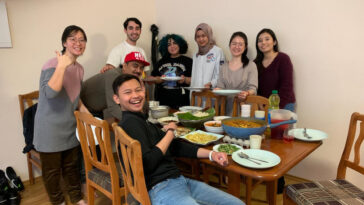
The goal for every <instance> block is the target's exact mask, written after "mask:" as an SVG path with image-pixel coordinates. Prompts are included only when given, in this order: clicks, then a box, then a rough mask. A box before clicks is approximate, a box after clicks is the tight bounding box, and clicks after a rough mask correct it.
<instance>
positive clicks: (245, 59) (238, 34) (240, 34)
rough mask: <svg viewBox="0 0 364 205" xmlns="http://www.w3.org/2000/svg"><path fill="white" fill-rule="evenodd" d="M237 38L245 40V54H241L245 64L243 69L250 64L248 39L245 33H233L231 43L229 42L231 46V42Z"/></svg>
mask: <svg viewBox="0 0 364 205" xmlns="http://www.w3.org/2000/svg"><path fill="white" fill-rule="evenodd" d="M237 36H239V37H241V38H243V39H244V44H245V50H244V52H243V54H241V62H242V63H243V68H245V67H246V66H247V65H248V64H249V58H248V56H247V53H248V37H246V35H245V33H243V32H241V31H237V32H235V33H233V35H231V37H230V41H229V46H230V45H231V42H232V41H233V39H234V38H235V37H237Z"/></svg>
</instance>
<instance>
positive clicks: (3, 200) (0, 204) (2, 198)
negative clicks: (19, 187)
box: [0, 193, 8, 205]
mask: <svg viewBox="0 0 364 205" xmlns="http://www.w3.org/2000/svg"><path fill="white" fill-rule="evenodd" d="M0 205H8V198H7V197H6V195H5V194H3V193H0Z"/></svg>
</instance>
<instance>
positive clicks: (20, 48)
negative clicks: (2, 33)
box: [0, 0, 155, 180]
mask: <svg viewBox="0 0 364 205" xmlns="http://www.w3.org/2000/svg"><path fill="white" fill-rule="evenodd" d="M6 4H7V11H8V17H9V26H10V32H11V37H12V43H13V48H9V49H4V48H0V96H1V98H0V113H1V115H0V130H1V134H0V169H5V168H6V167H7V166H13V167H14V169H15V171H16V172H17V173H18V174H20V176H21V178H22V179H23V180H26V179H28V174H27V166H26V160H25V155H24V154H22V153H21V152H22V150H23V147H24V137H23V135H22V124H21V120H20V112H19V103H18V97H17V95H18V94H22V93H27V92H30V91H33V90H37V89H38V82H39V77H40V70H41V67H42V66H43V64H44V63H45V62H46V61H47V60H48V59H49V58H51V57H53V56H55V53H54V51H55V50H61V49H62V47H61V35H62V32H63V29H64V28H65V27H66V26H68V25H70V24H75V25H78V26H80V27H82V28H83V29H84V30H85V32H86V35H87V37H88V42H87V48H86V51H85V53H84V55H83V56H81V57H80V58H79V59H78V60H79V62H80V63H81V64H82V65H83V66H84V68H85V76H84V78H85V79H87V78H88V77H90V76H92V75H94V74H96V73H98V72H99V70H100V69H101V68H102V66H103V65H104V64H105V62H106V57H107V55H108V53H109V52H110V50H111V49H112V48H113V47H114V46H115V45H117V44H118V43H120V42H121V41H122V40H124V39H125V35H124V31H123V30H124V28H123V26H122V23H123V22H124V20H125V19H126V18H127V17H132V16H134V17H137V18H139V19H140V20H141V21H142V23H143V27H142V34H141V38H140V40H139V41H138V44H139V45H140V46H141V47H143V48H144V49H145V51H146V52H147V55H149V56H150V42H151V33H150V31H149V28H150V25H151V24H153V23H154V22H155V12H154V11H155V3H154V1H140V0H134V1H129V0H123V1H121V0H108V1H97V0H62V1H58V0H36V1H32V0H31V1H29V0H16V1H6Z"/></svg>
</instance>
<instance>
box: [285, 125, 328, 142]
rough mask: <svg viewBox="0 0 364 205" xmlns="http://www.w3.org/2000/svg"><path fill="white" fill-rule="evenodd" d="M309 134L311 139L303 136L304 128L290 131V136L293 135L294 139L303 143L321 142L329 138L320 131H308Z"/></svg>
mask: <svg viewBox="0 0 364 205" xmlns="http://www.w3.org/2000/svg"><path fill="white" fill-rule="evenodd" d="M306 132H307V134H308V135H309V136H310V137H311V138H310V139H309V138H307V137H305V136H304V135H303V128H296V129H292V130H290V131H289V135H293V136H294V138H296V139H299V140H303V141H309V142H313V141H320V140H323V139H326V138H327V134H326V133H325V132H322V131H320V130H314V129H306Z"/></svg>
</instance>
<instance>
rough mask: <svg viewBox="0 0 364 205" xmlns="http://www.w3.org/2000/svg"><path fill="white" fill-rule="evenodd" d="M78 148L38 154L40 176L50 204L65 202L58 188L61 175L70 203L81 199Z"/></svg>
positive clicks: (59, 187)
mask: <svg viewBox="0 0 364 205" xmlns="http://www.w3.org/2000/svg"><path fill="white" fill-rule="evenodd" d="M79 150H80V146H77V147H75V148H72V149H69V150H65V151H62V152H52V153H45V152H41V153H40V159H41V162H42V175H43V182H44V185H45V188H46V190H47V193H48V196H49V199H50V201H51V203H52V204H54V205H58V204H61V203H62V202H64V201H65V199H64V196H63V193H62V189H61V186H60V180H61V175H62V177H63V180H64V182H65V185H66V191H67V192H68V194H69V196H70V199H71V202H72V203H77V202H78V201H80V200H81V199H82V193H81V183H80V171H79V155H78V153H79Z"/></svg>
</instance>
